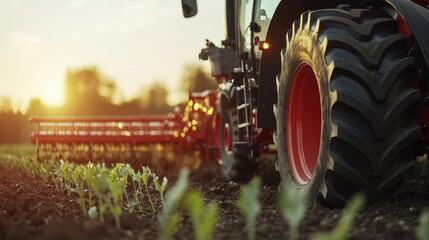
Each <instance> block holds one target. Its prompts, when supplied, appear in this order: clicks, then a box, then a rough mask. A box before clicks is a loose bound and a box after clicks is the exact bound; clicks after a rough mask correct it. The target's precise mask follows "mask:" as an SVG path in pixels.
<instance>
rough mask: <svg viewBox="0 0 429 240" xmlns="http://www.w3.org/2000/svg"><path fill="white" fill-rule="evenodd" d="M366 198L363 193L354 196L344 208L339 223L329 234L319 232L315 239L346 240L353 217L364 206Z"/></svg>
mask: <svg viewBox="0 0 429 240" xmlns="http://www.w3.org/2000/svg"><path fill="white" fill-rule="evenodd" d="M364 204H365V199H364V197H363V196H362V195H360V194H358V195H356V196H355V197H353V198H352V199H351V200H350V202H349V203H348V204H347V206H346V208H345V209H344V212H343V215H342V216H341V218H340V220H339V223H338V225H337V226H336V227H335V228H334V230H333V231H332V232H331V233H329V234H324V233H321V234H317V235H316V236H315V239H317V240H345V239H347V233H348V232H349V230H350V227H351V226H352V223H353V218H354V217H355V216H356V214H357V213H358V212H359V210H360V209H361V208H362V207H363V206H364Z"/></svg>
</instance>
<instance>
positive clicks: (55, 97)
mask: <svg viewBox="0 0 429 240" xmlns="http://www.w3.org/2000/svg"><path fill="white" fill-rule="evenodd" d="M41 92H42V93H43V95H42V96H40V98H41V100H42V102H44V103H46V104H47V105H53V106H60V105H62V104H64V87H63V84H62V83H61V82H59V81H57V82H49V83H48V84H45V85H43V87H42V89H41Z"/></svg>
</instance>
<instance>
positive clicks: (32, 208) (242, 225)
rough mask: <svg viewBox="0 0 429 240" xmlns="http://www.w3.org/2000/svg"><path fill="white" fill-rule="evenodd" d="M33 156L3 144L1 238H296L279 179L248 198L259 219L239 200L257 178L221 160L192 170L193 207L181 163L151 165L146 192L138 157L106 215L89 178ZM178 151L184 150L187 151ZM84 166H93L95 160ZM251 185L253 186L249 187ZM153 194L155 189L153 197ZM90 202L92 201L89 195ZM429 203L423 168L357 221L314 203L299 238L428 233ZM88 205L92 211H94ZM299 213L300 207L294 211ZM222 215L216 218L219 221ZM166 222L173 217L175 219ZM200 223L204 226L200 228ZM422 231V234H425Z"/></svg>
mask: <svg viewBox="0 0 429 240" xmlns="http://www.w3.org/2000/svg"><path fill="white" fill-rule="evenodd" d="M34 156H35V149H34V148H33V147H31V146H11V145H4V146H1V147H0V176H1V178H0V239H159V238H161V237H165V239H168V237H169V236H170V234H166V232H168V230H171V229H173V230H176V231H174V233H173V232H171V233H172V235H171V236H172V238H173V239H207V238H210V236H212V237H213V239H248V236H250V237H251V236H252V234H251V232H252V231H251V230H255V236H256V239H290V238H291V233H292V232H291V231H290V230H289V229H290V225H291V224H288V223H291V220H289V221H287V220H285V218H284V217H283V215H282V209H284V208H280V207H279V206H278V202H279V198H280V196H279V194H278V193H277V186H274V185H268V184H262V186H261V188H255V189H260V194H259V197H256V198H257V199H259V201H254V202H252V198H251V197H249V198H247V200H248V202H247V205H248V206H254V207H250V208H249V209H257V207H256V206H257V205H259V206H260V209H261V211H260V212H259V213H257V217H256V222H255V225H254V227H252V222H251V221H249V219H250V218H246V217H244V215H243V214H242V212H241V211H240V207H238V206H237V205H238V204H237V203H238V202H240V201H241V200H242V198H241V191H243V189H247V190H249V189H251V188H250V185H239V184H236V183H232V182H227V181H225V180H223V179H222V177H221V174H220V172H219V168H218V166H217V164H216V163H212V162H208V163H204V164H201V167H200V168H199V169H195V170H192V171H191V172H190V174H189V178H188V184H187V186H186V189H185V190H183V189H182V190H183V191H185V192H187V195H184V196H185V197H184V198H183V197H182V199H188V201H191V200H189V199H191V198H190V197H188V198H186V196H189V193H190V192H193V193H195V194H198V193H199V194H202V197H197V200H195V199H193V202H192V201H191V202H192V204H191V205H192V207H189V204H188V205H187V204H186V203H185V202H186V201H185V200H181V201H182V202H183V203H180V204H178V205H177V206H178V208H177V209H176V208H175V207H176V205H175V204H173V205H169V204H171V203H172V200H171V199H173V197H172V196H173V195H174V194H173V193H171V192H175V193H178V192H180V191H179V190H178V189H179V187H178V186H179V185H180V184H179V183H178V182H181V181H182V180H183V179H184V178H181V180H179V171H180V169H179V168H178V167H175V168H165V167H158V168H156V167H154V166H151V168H152V169H151V170H152V173H154V174H155V175H150V176H149V180H148V188H147V190H148V191H147V192H146V190H145V187H144V185H143V184H142V185H141V186H138V185H137V186H136V185H135V182H133V176H135V174H137V172H138V173H141V174H143V173H144V168H142V167H143V166H138V164H133V166H132V167H133V169H134V170H132V171H133V174H129V175H126V182H125V183H124V189H122V188H121V194H122V195H119V196H120V198H117V197H116V198H115V194H114V191H112V192H111V193H110V192H109V193H106V195H105V196H106V199H111V200H108V201H107V200H106V203H108V202H109V201H110V204H111V205H108V206H107V210H106V213H105V214H104V219H103V221H104V222H102V221H101V220H100V212H99V211H98V212H97V213H98V215H96V216H94V212H91V211H89V209H90V206H89V205H88V206H86V207H85V209H86V211H82V201H80V200H79V199H82V198H81V196H82V195H81V194H83V196H86V197H87V196H88V194H89V193H90V192H92V190H91V189H90V187H88V186H90V185H88V186H87V187H85V186H86V185H83V188H82V189H83V190H84V191H83V192H82V193H80V192H79V188H78V187H77V186H75V185H73V184H72V183H71V181H70V182H67V181H66V180H67V178H66V177H63V178H62V179H60V178H59V177H58V176H57V177H54V176H55V174H53V173H52V172H53V171H56V170H55V168H56V167H60V160H59V159H53V161H51V162H45V163H43V164H40V163H38V162H36V161H35V160H34ZM176 157H177V159H179V158H180V156H176ZM66 164H68V163H64V162H63V164H62V165H61V166H62V169H66V166H68V165H66ZM142 165H144V163H142ZM70 166H71V167H70V168H72V169H74V170H75V169H76V168H77V167H78V165H76V164H73V165H70ZM85 166H87V167H88V165H85ZM115 166H118V165H115ZM120 166H126V165H120ZM117 168H118V167H117ZM40 169H41V170H40ZM43 169H44V170H43ZM118 169H119V168H118ZM137 170H138V171H137ZM64 171H66V170H64ZM103 171H104V170H103ZM106 171H107V170H106ZM112 171H113V170H112ZM118 172H121V171H118ZM63 173H64V172H63ZM108 174H111V172H108ZM118 174H119V173H118ZM124 174H125V173H124ZM64 176H66V174H65V175H64ZM109 176H110V175H109ZM121 176H122V175H121ZM154 176H157V177H158V180H159V183H160V185H159V186H156V185H155V184H153V178H154ZM164 177H166V179H168V183H166V189H165V192H164V194H162V191H160V190H159V187H160V186H161V185H162V179H163V178H164ZM55 179H56V180H55ZM59 179H60V180H59ZM109 179H110V177H109ZM109 181H110V180H109ZM118 182H119V181H118ZM109 183H111V185H109V186H116V185H115V181H113V180H112V182H109ZM182 183H183V182H182ZM106 189H107V188H106ZM109 189H114V188H113V187H112V188H109ZM122 190H125V191H122ZM136 190H137V192H138V193H137V194H136ZM191 190H192V191H191ZM106 191H107V190H106ZM249 192H251V191H248V192H247V193H249ZM93 193H97V191H94V192H93ZM169 193H171V194H169ZM148 196H150V197H151V201H152V204H151V202H150V201H149V197H148ZM197 196H198V195H197ZM256 196H258V195H257V194H256ZM86 197H85V199H86ZM93 197H94V199H93V201H94V202H93V207H94V208H92V210H94V209H96V208H97V209H98V210H99V209H101V208H100V206H101V205H100V203H101V202H103V201H100V199H104V198H103V196H101V195H100V197H95V196H93ZM164 197H165V203H164V200H163V198H164ZM239 199H241V200H239ZM199 200H203V202H202V203H201V202H199ZM253 200H254V199H253ZM249 201H250V202H249ZM84 202H85V203H88V201H86V200H85V201H84ZM132 203H134V205H133V204H132ZM188 203H189V202H188ZM258 203H259V204H258ZM136 204H138V205H136ZM252 204H253V205H252ZM255 204H256V205H255ZM296 204H297V205H295V206H297V207H296V208H295V209H293V208H291V209H289V212H292V211H293V210H297V209H299V207H300V206H302V204H301V205H300V203H299V202H298V203H296ZM116 205H120V206H121V209H120V210H118V209H117V208H115V207H114V206H116ZM199 205H201V206H202V207H201V209H199V210H201V211H200V213H199V215H198V213H196V212H193V211H192V209H197V208H195V207H194V206H199ZM109 206H111V207H109ZM167 206H173V207H172V208H169V207H167ZM210 206H211V207H213V206H214V207H216V206H217V208H216V209H217V211H215V212H217V215H216V214H211V213H212V212H213V211H214V210H213V211H212V210H211V208H210ZM427 208H429V184H428V180H427V178H426V176H425V175H423V176H421V175H420V171H419V169H416V174H415V176H413V178H410V179H408V180H407V189H406V193H405V194H403V195H402V196H401V197H398V198H395V199H392V200H387V201H383V202H378V203H375V204H372V205H370V206H366V207H364V208H363V210H361V211H359V213H357V214H355V215H351V216H352V218H350V219H352V222H351V226H350V228H348V227H347V226H346V225H347V224H344V222H343V221H344V220H345V219H346V218H344V216H347V213H350V211H349V210H350V209H348V210H341V209H328V208H326V207H324V206H320V205H317V204H316V205H314V206H312V207H311V208H309V209H308V210H307V211H306V213H305V215H304V216H303V219H302V220H300V219H298V222H299V231H298V233H299V239H334V237H335V236H333V235H329V236H326V234H330V233H336V234H337V237H338V236H340V238H336V239H344V236H341V234H340V233H341V231H342V230H344V229H345V230H346V235H345V236H347V238H349V239H417V238H419V239H425V238H426V239H428V238H427V237H429V235H428V234H427V233H426V235H424V234H423V233H418V232H419V231H421V230H422V229H426V230H427V229H428V226H427V225H426V228H425V227H424V226H420V227H419V224H421V223H420V219H421V216H422V213H423V212H424V210H425V209H427ZM113 209H116V210H118V211H116V213H118V212H119V213H120V214H119V218H117V219H115V216H116V215H115V214H114V213H115V211H112V210H113ZM169 210H171V211H169ZM88 212H91V213H89V214H88ZM167 213H171V215H170V216H169V218H163V217H165V216H166V215H167ZM298 215H299V212H297V213H296V215H295V217H297V216H298ZM162 216H163V217H162ZM173 216H178V217H179V218H177V219H179V220H178V222H177V225H176V227H171V228H168V227H169V226H174V224H171V225H169V224H167V225H165V223H166V221H164V222H163V221H161V220H160V218H161V219H164V220H165V219H169V220H171V219H174V217H173ZM208 216H212V217H208ZM216 216H217V217H216ZM216 219H217V221H214V220H216ZM340 219H342V220H341V221H340ZM195 220H197V221H195ZM167 222H168V223H174V221H167ZM198 222H200V223H205V226H210V225H213V226H215V228H214V232H212V233H211V232H210V229H208V230H207V229H206V233H207V234H208V235H198V234H201V231H203V232H204V230H201V229H202V228H203V227H201V226H198V227H195V226H196V225H197V224H198ZM341 222H342V223H341ZM345 222H347V221H345ZM118 223H119V224H118ZM163 223H164V224H163ZM347 223H350V222H347ZM426 224H428V223H427V222H426ZM342 227H345V228H342ZM196 229H200V230H201V231H200V232H199V233H198V231H195V230H196ZM196 232H197V235H196ZM249 233H250V235H248V234H249ZM338 234H339V235H338ZM419 234H422V235H421V237H419V236H420V235H419ZM201 236H203V237H202V238H201ZM204 236H205V237H204ZM323 237H328V238H323Z"/></svg>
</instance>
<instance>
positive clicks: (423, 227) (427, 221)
mask: <svg viewBox="0 0 429 240" xmlns="http://www.w3.org/2000/svg"><path fill="white" fill-rule="evenodd" d="M416 237H417V239H418V240H427V239H429V210H425V211H424V212H423V214H422V215H421V216H420V220H419V226H418V227H417V229H416Z"/></svg>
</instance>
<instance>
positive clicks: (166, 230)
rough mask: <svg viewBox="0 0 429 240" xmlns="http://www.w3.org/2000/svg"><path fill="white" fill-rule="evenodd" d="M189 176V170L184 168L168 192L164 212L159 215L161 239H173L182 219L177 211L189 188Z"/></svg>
mask: <svg viewBox="0 0 429 240" xmlns="http://www.w3.org/2000/svg"><path fill="white" fill-rule="evenodd" d="M188 176H189V170H188V169H186V168H184V169H182V170H181V171H180V174H179V179H178V180H177V182H176V184H175V185H174V186H173V187H172V188H171V190H170V191H169V192H168V193H167V196H166V201H165V204H164V208H163V211H162V214H161V215H160V216H159V217H158V219H159V225H160V228H161V236H160V239H162V240H165V239H171V237H172V235H173V234H174V232H175V231H176V228H177V224H178V223H179V221H180V216H179V214H178V213H177V212H176V208H177V206H178V204H179V202H180V201H181V199H182V197H183V194H184V193H185V191H186V189H187V188H188Z"/></svg>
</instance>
